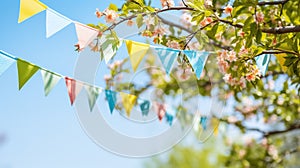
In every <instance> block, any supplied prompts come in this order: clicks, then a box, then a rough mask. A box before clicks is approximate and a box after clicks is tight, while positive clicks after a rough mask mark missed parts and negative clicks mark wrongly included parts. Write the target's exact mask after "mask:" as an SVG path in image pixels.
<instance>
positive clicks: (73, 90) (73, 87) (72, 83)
mask: <svg viewBox="0 0 300 168" xmlns="http://www.w3.org/2000/svg"><path fill="white" fill-rule="evenodd" d="M65 81H66V86H67V89H68V94H69V97H70V102H71V105H73V103H74V101H75V99H76V96H77V95H78V94H79V93H80V91H81V89H82V84H81V83H77V82H76V80H75V79H72V78H69V77H65Z"/></svg>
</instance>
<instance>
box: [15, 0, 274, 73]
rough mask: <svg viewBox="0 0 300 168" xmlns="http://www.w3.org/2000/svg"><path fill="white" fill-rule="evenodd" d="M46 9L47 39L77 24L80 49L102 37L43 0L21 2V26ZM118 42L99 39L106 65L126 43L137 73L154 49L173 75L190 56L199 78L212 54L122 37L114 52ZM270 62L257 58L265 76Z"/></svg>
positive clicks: (95, 30) (264, 55) (104, 36)
mask: <svg viewBox="0 0 300 168" xmlns="http://www.w3.org/2000/svg"><path fill="white" fill-rule="evenodd" d="M44 10H46V37H47V38H49V37H51V36H52V35H54V34H55V33H57V32H58V31H60V30H62V29H63V28H65V27H66V26H68V25H70V24H71V23H73V24H74V25H75V29H76V34H77V38H78V45H79V46H80V49H84V48H86V47H87V46H89V45H90V44H91V43H92V42H93V40H94V39H95V38H96V37H97V36H98V34H99V31H98V30H97V29H95V28H92V27H90V26H87V25H85V24H82V23H79V22H77V21H73V20H71V19H69V18H68V17H66V16H64V15H62V14H60V13H58V12H56V11H55V10H53V9H51V8H49V7H48V6H47V5H45V4H43V3H42V2H40V1H39V0H20V11H19V20H18V22H19V23H21V22H23V21H25V20H27V19H29V18H30V17H32V16H34V15H36V14H38V13H40V12H42V11H44ZM113 41H114V39H110V38H109V37H108V36H106V35H103V36H102V37H101V38H100V40H99V45H100V46H101V48H102V50H103V52H102V54H103V56H104V59H105V62H106V63H108V62H109V60H111V59H112V58H113V56H114V55H115V54H116V51H117V49H118V48H119V47H121V45H122V44H123V41H125V43H126V47H127V51H128V54H129V57H130V62H131V65H132V68H133V70H134V71H136V70H137V68H138V66H139V64H140V63H141V61H142V59H143V58H144V56H145V55H146V54H147V52H148V50H150V49H151V50H152V51H153V52H154V53H155V54H156V55H157V56H158V57H159V59H160V61H161V63H162V65H163V67H164V68H165V71H166V73H167V74H168V75H169V74H170V73H171V70H172V67H173V64H174V62H175V60H176V58H177V56H178V55H179V54H180V53H183V54H185V55H186V56H187V58H188V60H189V62H190V64H191V65H192V67H193V69H194V72H195V74H196V77H197V78H198V79H199V78H200V76H201V73H202V71H203V68H204V65H205V63H206V60H207V57H208V55H209V54H210V53H211V52H207V51H194V50H183V51H182V50H176V49H172V48H167V47H163V48H162V47H157V46H151V45H149V44H145V43H139V42H135V41H131V40H125V39H121V38H120V43H119V45H117V46H116V47H117V49H113V46H112V43H113ZM269 61H270V55H269V54H263V55H260V56H258V57H256V63H257V66H258V67H259V68H260V70H261V72H262V74H263V75H265V73H266V71H267V67H268V64H269Z"/></svg>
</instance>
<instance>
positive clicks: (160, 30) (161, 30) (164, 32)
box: [153, 27, 167, 36]
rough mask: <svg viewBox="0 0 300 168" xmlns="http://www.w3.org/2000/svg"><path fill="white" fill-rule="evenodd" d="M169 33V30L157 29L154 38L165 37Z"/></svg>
mask: <svg viewBox="0 0 300 168" xmlns="http://www.w3.org/2000/svg"><path fill="white" fill-rule="evenodd" d="M166 33H167V30H166V29H165V28H163V27H157V28H156V29H155V30H154V32H153V36H157V35H159V36H163V35H165V34H166Z"/></svg>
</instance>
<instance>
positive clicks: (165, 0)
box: [160, 0, 175, 8]
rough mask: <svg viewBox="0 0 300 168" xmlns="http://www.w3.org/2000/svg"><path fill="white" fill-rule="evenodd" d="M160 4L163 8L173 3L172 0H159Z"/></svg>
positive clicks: (173, 4)
mask: <svg viewBox="0 0 300 168" xmlns="http://www.w3.org/2000/svg"><path fill="white" fill-rule="evenodd" d="M160 2H161V6H162V7H163V8H168V7H173V6H175V3H174V1H173V0H160Z"/></svg>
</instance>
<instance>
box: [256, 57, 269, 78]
mask: <svg viewBox="0 0 300 168" xmlns="http://www.w3.org/2000/svg"><path fill="white" fill-rule="evenodd" d="M270 58H271V55H270V54H263V55H260V56H257V57H256V58H255V61H256V65H257V67H258V68H259V69H260V71H261V74H262V75H263V76H265V75H266V72H267V70H268V66H269V62H270Z"/></svg>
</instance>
